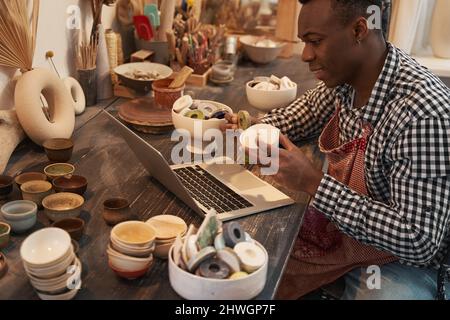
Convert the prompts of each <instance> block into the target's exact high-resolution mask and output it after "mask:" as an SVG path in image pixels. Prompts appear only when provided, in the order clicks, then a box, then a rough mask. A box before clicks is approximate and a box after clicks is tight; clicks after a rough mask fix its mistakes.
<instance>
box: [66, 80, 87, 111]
mask: <svg viewBox="0 0 450 320" xmlns="http://www.w3.org/2000/svg"><path fill="white" fill-rule="evenodd" d="M63 82H64V85H65V86H66V88H67V90H69V92H70V95H71V96H72V104H73V110H74V112H75V115H80V114H82V113H83V112H84V110H85V109H86V97H85V96H84V91H83V88H81V85H80V83H79V82H78V81H77V80H76V79H75V78H72V77H68V78H65V79H63Z"/></svg>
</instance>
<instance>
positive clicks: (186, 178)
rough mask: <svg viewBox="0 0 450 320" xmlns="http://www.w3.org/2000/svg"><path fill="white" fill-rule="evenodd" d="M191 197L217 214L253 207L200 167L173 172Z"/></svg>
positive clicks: (179, 169)
mask: <svg viewBox="0 0 450 320" xmlns="http://www.w3.org/2000/svg"><path fill="white" fill-rule="evenodd" d="M173 171H174V172H175V174H176V175H177V176H178V178H179V179H180V180H181V182H182V183H183V185H184V187H185V188H186V189H187V190H188V191H189V193H190V195H191V196H192V197H193V198H194V199H195V200H197V201H198V202H200V203H201V204H202V205H203V206H204V207H205V208H207V209H210V208H213V209H215V210H216V211H217V213H223V212H229V211H235V210H240V209H244V208H249V207H253V205H252V204H251V203H250V202H248V201H247V200H245V199H244V198H243V197H241V196H240V195H239V194H237V193H236V192H234V191H233V190H231V189H230V188H228V187H227V186H226V185H225V184H223V183H222V182H220V181H219V180H217V179H216V178H215V177H214V176H213V175H211V174H210V173H208V172H207V171H206V170H204V169H202V168H201V167H199V166H193V167H184V168H178V169H174V170H173Z"/></svg>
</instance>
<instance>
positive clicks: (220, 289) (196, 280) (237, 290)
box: [169, 242, 269, 300]
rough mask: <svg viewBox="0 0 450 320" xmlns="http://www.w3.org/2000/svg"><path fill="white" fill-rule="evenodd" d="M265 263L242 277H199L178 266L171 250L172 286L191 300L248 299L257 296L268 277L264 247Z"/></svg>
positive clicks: (170, 277)
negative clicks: (231, 278)
mask: <svg viewBox="0 0 450 320" xmlns="http://www.w3.org/2000/svg"><path fill="white" fill-rule="evenodd" d="M256 244H258V245H259V246H260V247H261V248H262V249H263V251H264V253H265V256H266V261H265V263H264V265H263V266H262V267H261V268H259V269H258V270H256V271H255V272H253V273H251V274H249V275H248V276H246V277H244V278H240V279H234V280H230V279H209V278H203V277H199V276H197V275H195V274H192V273H189V272H187V271H185V270H183V269H181V268H180V267H178V266H177V265H176V264H175V262H174V260H173V256H172V252H173V248H174V247H173V246H172V247H171V249H170V251H169V281H170V285H171V286H172V288H173V289H174V290H175V291H176V292H177V293H178V294H179V295H180V296H181V297H183V298H185V299H190V300H248V299H252V298H254V297H256V296H257V295H258V294H259V293H260V292H261V291H262V290H263V289H264V286H265V284H266V279H267V266H268V261H269V256H268V254H267V251H266V250H265V249H264V247H263V246H262V245H261V244H259V243H257V242H256Z"/></svg>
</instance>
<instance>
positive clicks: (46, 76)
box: [14, 69, 75, 145]
mask: <svg viewBox="0 0 450 320" xmlns="http://www.w3.org/2000/svg"><path fill="white" fill-rule="evenodd" d="M41 94H42V95H43V96H44V97H45V100H47V102H48V109H49V115H50V121H49V120H48V119H47V117H46V116H45V114H44V112H43V111H42V102H41V99H40V96H41ZM14 100H15V105H16V112H17V117H18V119H19V122H20V124H21V125H22V128H23V129H24V131H25V132H26V134H27V135H28V137H29V138H30V139H31V140H33V141H34V142H35V143H36V144H38V145H42V144H43V143H44V141H45V140H48V139H52V138H70V137H71V136H72V133H73V130H74V127H75V114H74V111H73V103H72V97H71V95H70V93H69V91H68V90H67V88H66V86H65V85H64V82H63V81H62V80H61V79H59V78H58V77H57V76H56V74H55V73H53V72H51V71H50V70H46V69H34V70H31V71H28V72H26V73H24V74H23V75H22V76H21V77H20V78H19V80H18V81H17V85H16V89H15V92H14Z"/></svg>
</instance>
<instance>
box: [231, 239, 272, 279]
mask: <svg viewBox="0 0 450 320" xmlns="http://www.w3.org/2000/svg"><path fill="white" fill-rule="evenodd" d="M234 252H236V254H237V256H238V257H239V260H240V261H241V266H242V268H243V269H244V270H245V271H246V272H248V273H252V272H254V271H256V270H258V269H259V268H261V267H262V266H263V265H264V263H265V262H266V256H265V254H264V251H263V250H262V249H261V248H260V247H258V246H257V245H256V244H254V243H251V242H240V243H238V244H237V245H236V246H235V247H234Z"/></svg>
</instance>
